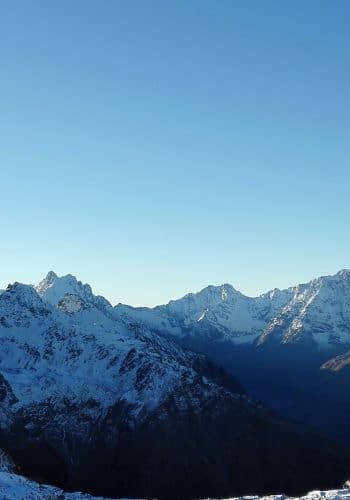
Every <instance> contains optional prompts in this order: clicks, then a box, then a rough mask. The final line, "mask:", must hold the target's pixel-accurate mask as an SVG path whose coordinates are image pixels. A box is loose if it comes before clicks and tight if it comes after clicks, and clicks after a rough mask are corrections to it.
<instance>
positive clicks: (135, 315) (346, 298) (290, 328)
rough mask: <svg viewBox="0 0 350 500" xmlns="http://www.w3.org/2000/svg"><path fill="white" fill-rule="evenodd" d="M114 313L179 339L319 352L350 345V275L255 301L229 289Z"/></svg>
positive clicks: (119, 308)
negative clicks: (303, 345) (309, 347)
mask: <svg viewBox="0 0 350 500" xmlns="http://www.w3.org/2000/svg"><path fill="white" fill-rule="evenodd" d="M114 310H115V313H116V314H117V315H119V316H120V317H127V318H129V319H130V320H135V321H138V322H142V323H147V324H148V325H149V326H150V327H152V329H154V330H156V331H158V332H162V331H163V332H167V333H170V334H172V335H175V336H179V337H186V336H192V337H193V336H201V338H203V336H208V337H210V338H211V339H215V340H224V341H230V342H232V343H234V344H252V343H258V344H262V343H265V342H268V341H270V340H274V341H277V342H279V343H300V342H307V343H313V344H314V345H315V346H316V345H317V347H318V348H327V347H332V346H336V345H342V344H343V345H350V271H347V270H343V271H340V272H339V273H337V274H336V275H335V276H324V277H320V278H317V279H315V280H312V281H310V282H309V283H306V284H302V285H298V286H295V287H292V288H288V289H286V290H279V289H275V290H272V291H270V292H268V293H265V294H263V295H260V296H259V297H255V298H253V297H247V296H245V295H243V294H241V293H240V292H238V291H237V290H235V289H234V288H233V287H232V286H231V285H227V284H226V285H222V286H218V287H215V286H209V287H207V288H205V289H204V290H202V291H200V292H198V293H190V294H188V295H186V296H185V297H183V298H181V299H179V300H172V301H170V302H169V303H168V304H167V305H164V306H157V307H155V308H153V309H148V308H131V307H129V306H124V305H122V304H118V305H117V306H116V307H115V308H114Z"/></svg>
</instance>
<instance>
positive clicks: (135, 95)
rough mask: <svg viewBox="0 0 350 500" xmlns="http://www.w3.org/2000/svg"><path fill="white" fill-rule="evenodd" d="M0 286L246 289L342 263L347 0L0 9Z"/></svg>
mask: <svg viewBox="0 0 350 500" xmlns="http://www.w3.org/2000/svg"><path fill="white" fill-rule="evenodd" d="M0 14H1V15H0V28H1V29H0V46H1V47H2V65H1V66H2V74H1V83H0V87H1V92H0V109H1V113H0V142H1V144H0V145H1V147H0V172H1V196H0V222H1V226H0V227H1V231H2V238H1V244H0V258H1V261H0V262H1V266H0V288H4V287H6V286H7V284H8V283H11V282H14V281H20V282H24V283H37V282H38V281H39V280H40V279H42V278H43V277H44V276H45V275H46V274H47V272H48V270H50V269H53V270H54V271H55V272H56V273H57V274H58V275H64V274H68V273H70V274H73V275H75V276H76V277H77V278H78V279H80V280H81V281H82V282H87V283H89V284H90V285H91V286H92V287H93V290H94V292H95V293H97V294H101V295H104V296H105V297H106V298H107V299H108V300H110V301H111V302H112V303H113V304H116V303H117V302H123V303H127V304H131V305H147V306H154V305H157V304H162V303H166V302H168V301H169V300H170V299H175V298H179V297H181V296H183V295H185V294H186V293H188V292H196V291H199V290H200V289H202V288H204V287H205V286H207V285H209V284H213V285H219V284H222V283H231V284H232V286H234V288H236V289H237V290H239V291H241V292H242V293H244V294H246V295H250V296H256V295H259V294H260V293H263V292H266V291H268V290H271V289H273V288H287V287H289V286H293V285H296V284H298V283H301V282H307V281H309V280H311V279H313V278H315V277H318V276H320V275H329V274H335V273H336V272H337V271H339V270H340V269H343V268H347V267H350V251H349V250H350V232H349V230H348V227H349V220H350V203H349V185H350V165H349V163H350V142H349V137H348V136H349V133H348V131H349V130H350V109H349V107H350V104H349V98H348V94H349V88H350V73H349V71H348V61H349V55H350V31H349V29H348V26H349V23H350V3H349V2H346V1H345V0H339V1H338V2H336V3H332V2H328V1H326V0H317V1H316V0H309V1H308V2H305V1H301V0H293V1H289V0H288V1H286V2H277V1H275V0H267V1H265V2H261V1H258V0H252V1H251V2H245V1H243V0H237V1H235V2H232V1H231V0H222V1H221V2H214V1H209V0H203V1H199V0H190V1H185V0H178V1H177V2H174V3H171V2H163V1H160V0H155V1H154V2H151V3H149V2H143V1H141V0H135V1H134V2H107V1H103V0H102V1H96V0H84V1H83V0H76V1H74V2H71V1H68V0H61V1H60V2H55V3H52V2H45V1H43V0H38V1H36V2H26V1H24V0H14V1H13V2H5V3H3V4H2V5H1V6H0Z"/></svg>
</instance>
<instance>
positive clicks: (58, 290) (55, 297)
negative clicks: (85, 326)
mask: <svg viewBox="0 0 350 500" xmlns="http://www.w3.org/2000/svg"><path fill="white" fill-rule="evenodd" d="M35 290H36V291H37V293H38V294H39V295H40V297H41V298H42V299H43V300H44V301H45V302H49V303H50V304H52V305H53V306H55V307H57V306H58V304H59V303H60V302H61V301H62V299H63V298H64V297H65V296H76V297H79V298H80V299H81V300H82V301H83V302H84V303H86V304H93V305H94V306H95V307H97V308H98V309H101V308H102V309H105V308H108V307H111V305H110V303H109V302H108V301H107V300H106V299H105V298H103V297H100V296H96V295H94V294H93V293H92V290H91V286H90V285H88V284H83V283H82V282H81V281H78V280H77V278H76V277H75V276H73V275H72V274H67V275H66V276H57V275H56V274H55V273H54V272H53V271H50V272H49V273H48V274H47V276H46V278H44V279H43V280H42V281H40V283H39V284H38V285H37V286H36V287H35Z"/></svg>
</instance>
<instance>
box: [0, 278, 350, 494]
mask: <svg viewBox="0 0 350 500" xmlns="http://www.w3.org/2000/svg"><path fill="white" fill-rule="evenodd" d="M277 295H279V294H277ZM191 300H192V299H191ZM261 300H262V301H266V300H270V299H266V298H265V297H263V298H262V299H261ZM276 300H277V299H276ZM278 300H281V299H280V298H279V299H278ZM201 301H203V303H204V304H205V305H206V306H208V305H210V304H211V303H212V301H216V303H217V307H218V309H217V310H218V311H219V312H218V313H217V314H219V313H220V316H221V315H222V314H223V308H222V307H220V304H222V303H223V304H224V305H225V304H226V303H229V302H230V301H232V302H234V303H236V302H237V303H238V302H239V303H241V301H242V303H243V302H244V303H245V299H244V298H242V297H241V296H240V294H238V292H235V291H234V290H231V289H226V288H224V289H221V290H220V292H219V294H218V293H217V291H216V290H210V291H207V293H206V294H204V296H203V297H201ZM226 305H227V304H226ZM171 307H173V306H171ZM186 307H187V306H186ZM250 307H251V306H250V305H249V304H246V311H250ZM266 307H267V309H268V311H271V309H272V306H270V305H267V306H266ZM175 309H176V308H175ZM180 309H181V308H180ZM195 309H196V307H193V308H191V307H187V309H186V315H187V317H192V316H191V315H193V314H194V310H195ZM249 313H250V312H249ZM247 314H248V313H247ZM254 314H255V313H254ZM193 317H195V316H193ZM209 317H212V318H214V316H210V315H209ZM197 319H198V318H197ZM200 322H201V321H199V323H200ZM254 328H255V325H254ZM0 445H1V446H2V448H3V449H6V450H8V451H10V452H11V455H12V456H13V458H14V459H15V461H16V462H17V463H19V464H20V465H21V466H22V470H23V471H24V472H27V473H28V474H30V475H31V477H38V478H40V479H45V480H46V481H47V482H52V483H55V484H60V485H64V486H65V487H69V488H75V489H84V490H90V491H91V492H93V493H97V494H102V495H107V496H114V497H115V496H157V497H160V498H162V497H165V496H166V497H167V498H170V497H173V498H183V499H185V498H192V497H199V496H206V495H213V496H215V495H219V496H224V495H227V496H228V495H230V494H241V493H244V492H246V491H247V488H248V486H249V487H250V488H251V490H252V491H255V492H265V491H272V490H275V491H276V490H277V491H278V490H286V489H290V491H291V492H292V491H298V490H300V491H301V490H306V489H307V488H310V487H316V486H321V487H326V486H332V485H333V484H335V483H338V482H339V481H341V480H343V479H345V478H346V477H347V476H348V472H349V471H348V468H347V463H348V461H350V453H349V452H348V451H347V450H346V449H343V448H342V447H339V446H336V445H333V444H332V443H328V441H325V440H323V439H322V438H320V437H319V436H318V435H315V434H313V433H310V432H309V431H308V430H306V429H304V428H303V427H302V426H297V425H295V424H290V423H289V422H287V421H284V420H281V419H280V417H278V416H276V415H274V414H272V413H270V412H269V411H267V410H266V409H264V408H263V407H261V405H259V404H256V403H254V402H253V401H251V400H250V399H249V398H248V397H247V396H246V395H245V393H244V391H243V390H242V388H241V386H240V384H239V383H238V382H237V381H236V380H235V379H234V378H233V377H231V376H229V375H228V374H226V373H225V372H223V370H222V369H219V368H217V367H216V366H214V365H213V364H211V363H210V362H208V361H207V360H206V358H205V357H203V356H202V355H199V354H194V353H193V352H190V351H187V350H184V349H183V348H182V347H180V346H179V345H178V344H176V343H174V342H173V341H172V340H170V339H168V338H167V337H166V336H161V335H158V334H157V333H155V332H154V331H152V330H151V329H150V328H149V324H148V323H147V322H144V323H142V322H136V321H134V320H133V321H131V320H130V318H129V317H127V316H125V315H124V316H123V315H121V314H119V312H116V311H115V309H113V308H112V307H111V306H110V304H109V303H108V302H107V301H106V300H105V299H103V298H102V297H96V296H94V295H93V293H92V291H91V288H90V287H89V286H88V285H83V284H82V283H80V282H79V281H77V280H76V279H75V278H74V277H73V276H70V275H68V276H66V277H62V278H59V277H57V276H56V275H55V274H54V273H52V272H51V273H49V274H48V276H47V277H46V278H45V279H44V280H43V281H42V282H41V283H40V284H39V285H38V286H37V287H33V286H30V285H23V284H19V283H15V284H13V285H10V286H9V287H8V288H7V289H6V291H5V292H4V293H2V294H1V295H0ZM285 448H288V454H285V453H284V451H283V450H284V449H285ZM330 464H332V466H331V465H330ZM320 475H321V477H322V484H321V485H320V484H319V481H320ZM291 477H292V478H293V480H292V481H291V479H290V478H291ZM169 491H170V492H171V493H169Z"/></svg>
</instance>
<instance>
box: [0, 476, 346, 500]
mask: <svg viewBox="0 0 350 500" xmlns="http://www.w3.org/2000/svg"><path fill="white" fill-rule="evenodd" d="M0 498H1V499H3V500H5V499H6V500H108V499H107V498H106V497H103V498H102V497H94V496H91V495H88V494H86V493H80V492H76V493H66V492H64V491H63V490H61V489H59V488H55V487H53V486H48V485H42V484H39V483H36V482H35V481H30V480H29V479H27V478H25V477H23V476H20V475H18V474H15V473H13V472H7V471H0ZM297 498H299V499H300V500H317V499H321V498H322V499H327V500H338V499H342V498H345V499H350V490H349V489H343V490H329V491H317V490H316V491H311V492H310V493H308V494H307V495H304V496H302V497H288V496H286V495H269V496H263V497H257V496H244V497H234V498H232V499H227V500H238V499H239V500H241V499H242V500H243V499H246V500H289V499H290V500H296V499H297ZM109 500H111V499H109ZM119 500H121V499H119Z"/></svg>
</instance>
